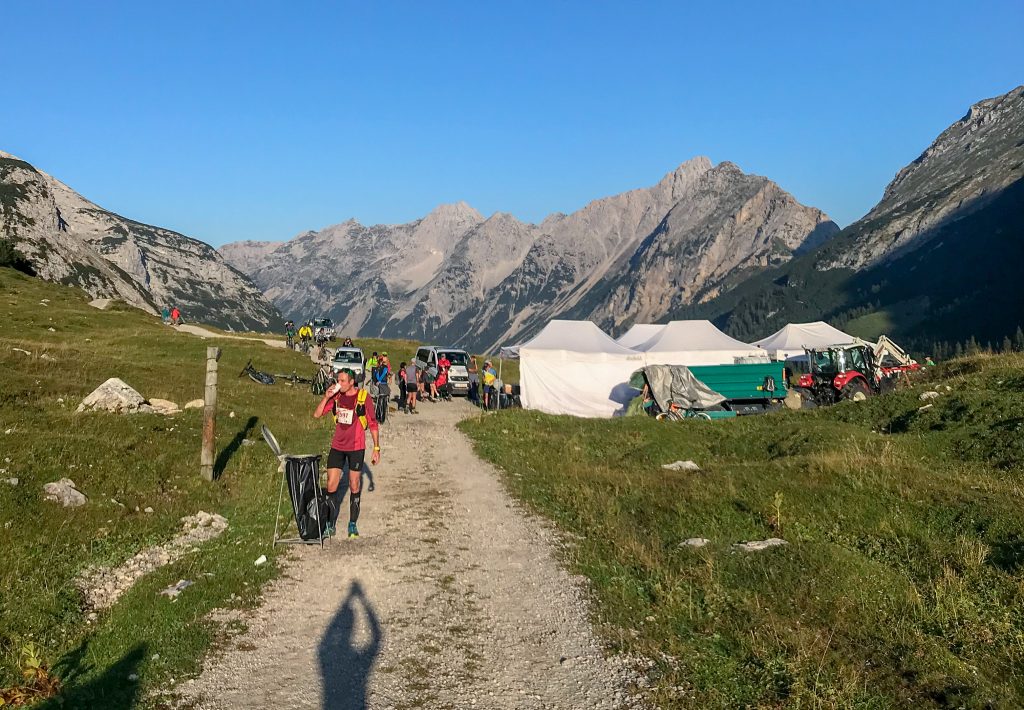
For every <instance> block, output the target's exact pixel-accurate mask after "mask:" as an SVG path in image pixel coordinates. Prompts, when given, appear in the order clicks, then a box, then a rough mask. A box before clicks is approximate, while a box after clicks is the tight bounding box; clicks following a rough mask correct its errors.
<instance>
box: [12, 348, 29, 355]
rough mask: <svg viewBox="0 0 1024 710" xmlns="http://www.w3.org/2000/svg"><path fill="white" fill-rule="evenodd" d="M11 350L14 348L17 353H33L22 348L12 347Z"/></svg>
mask: <svg viewBox="0 0 1024 710" xmlns="http://www.w3.org/2000/svg"><path fill="white" fill-rule="evenodd" d="M11 350H13V351H14V352H16V353H22V354H23V355H31V354H32V353H31V352H30V351H28V350H24V349H22V348H11Z"/></svg>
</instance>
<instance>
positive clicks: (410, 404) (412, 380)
mask: <svg viewBox="0 0 1024 710" xmlns="http://www.w3.org/2000/svg"><path fill="white" fill-rule="evenodd" d="M405 390H406V395H407V397H408V399H407V401H406V403H405V409H406V411H407V412H409V414H419V412H418V411H417V410H416V397H417V395H418V394H419V392H420V385H419V380H418V379H417V376H416V362H415V361H413V362H410V363H409V365H408V366H407V367H406V368H405Z"/></svg>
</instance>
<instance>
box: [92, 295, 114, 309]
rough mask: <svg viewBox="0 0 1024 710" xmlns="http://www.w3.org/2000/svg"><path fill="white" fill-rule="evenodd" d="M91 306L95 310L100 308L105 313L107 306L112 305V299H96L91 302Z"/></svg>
mask: <svg viewBox="0 0 1024 710" xmlns="http://www.w3.org/2000/svg"><path fill="white" fill-rule="evenodd" d="M89 305H90V306H92V307H93V308H99V309H100V310H101V311H105V310H107V306H109V305H110V299H109V298H94V299H93V300H91V301H89Z"/></svg>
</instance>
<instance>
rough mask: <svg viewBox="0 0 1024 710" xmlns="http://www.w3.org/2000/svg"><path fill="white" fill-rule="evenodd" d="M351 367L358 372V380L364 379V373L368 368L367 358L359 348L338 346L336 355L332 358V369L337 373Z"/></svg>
mask: <svg viewBox="0 0 1024 710" xmlns="http://www.w3.org/2000/svg"><path fill="white" fill-rule="evenodd" d="M346 367H347V368H349V369H350V370H352V371H353V372H355V373H356V382H362V381H363V376H364V375H363V373H364V372H365V370H366V358H365V357H363V351H362V350H360V349H359V348H336V349H335V350H334V357H333V358H332V359H331V369H332V370H334V372H335V373H337V372H338V371H340V370H341V369H343V368H346Z"/></svg>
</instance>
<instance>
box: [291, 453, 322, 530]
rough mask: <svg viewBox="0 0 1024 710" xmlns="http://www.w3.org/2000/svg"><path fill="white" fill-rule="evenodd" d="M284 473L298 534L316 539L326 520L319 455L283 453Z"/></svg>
mask: <svg viewBox="0 0 1024 710" xmlns="http://www.w3.org/2000/svg"><path fill="white" fill-rule="evenodd" d="M284 475H285V477H286V478H287V479H288V494H289V495H290V496H291V499H292V511H293V512H294V513H295V524H296V525H297V526H298V528H299V537H301V538H302V539H303V540H319V539H320V536H321V533H322V532H323V529H324V528H325V527H326V526H327V522H328V520H329V518H328V515H329V511H328V503H327V498H326V496H325V495H324V492H323V490H322V489H321V488H320V456H318V455H317V456H287V457H285V463H284Z"/></svg>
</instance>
